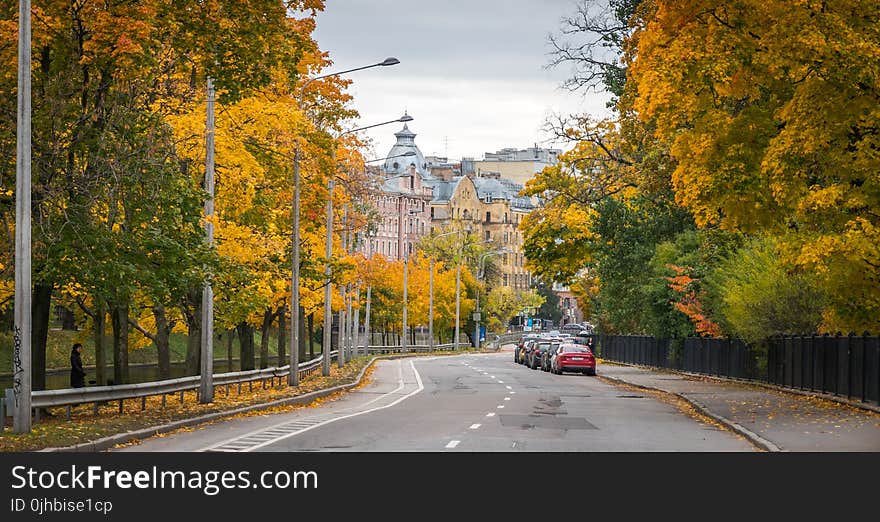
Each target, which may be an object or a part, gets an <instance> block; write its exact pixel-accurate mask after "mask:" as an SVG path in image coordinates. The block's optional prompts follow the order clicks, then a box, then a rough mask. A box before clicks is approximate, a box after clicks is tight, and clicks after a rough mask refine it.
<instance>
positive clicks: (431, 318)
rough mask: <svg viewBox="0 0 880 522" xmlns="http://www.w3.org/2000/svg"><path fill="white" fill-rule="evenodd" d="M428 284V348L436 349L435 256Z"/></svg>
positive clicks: (430, 265) (430, 264)
mask: <svg viewBox="0 0 880 522" xmlns="http://www.w3.org/2000/svg"><path fill="white" fill-rule="evenodd" d="M428 267H429V270H430V273H429V274H428V286H429V287H430V291H429V294H430V297H429V298H428V350H430V351H432V352H433V351H434V258H433V257H431V260H430V263H429V265H428Z"/></svg>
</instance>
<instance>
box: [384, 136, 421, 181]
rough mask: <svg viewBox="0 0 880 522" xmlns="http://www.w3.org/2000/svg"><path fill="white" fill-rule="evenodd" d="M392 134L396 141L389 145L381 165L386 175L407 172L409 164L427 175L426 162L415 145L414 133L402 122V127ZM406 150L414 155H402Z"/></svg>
mask: <svg viewBox="0 0 880 522" xmlns="http://www.w3.org/2000/svg"><path fill="white" fill-rule="evenodd" d="M394 135H395V136H396V137H397V143H395V144H394V146H393V147H391V150H390V151H388V154H387V155H386V156H385V164H384V165H383V170H384V171H385V173H386V174H388V175H394V174H405V173H407V172H408V170H409V167H410V165H415V167H416V171H417V172H418V173H419V174H421V175H422V176H425V175H427V174H428V173H429V171H428V164H427V162H426V161H425V156H424V155H423V154H422V151H421V150H419V147H418V146H417V145H416V142H415V137H416V134H415V133H414V132H412V131H411V130H409V127H407V125H406V124H405V123H404V124H403V129H401V130H400V131H398V132H395V133H394ZM408 152H414V153H415V155H414V156H404V154H406V153H408Z"/></svg>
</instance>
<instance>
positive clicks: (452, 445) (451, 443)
mask: <svg viewBox="0 0 880 522" xmlns="http://www.w3.org/2000/svg"><path fill="white" fill-rule="evenodd" d="M459 442H461V441H460V440H451V441H449V444H447V445H446V447H447V448H454V447H456V446H458V443H459Z"/></svg>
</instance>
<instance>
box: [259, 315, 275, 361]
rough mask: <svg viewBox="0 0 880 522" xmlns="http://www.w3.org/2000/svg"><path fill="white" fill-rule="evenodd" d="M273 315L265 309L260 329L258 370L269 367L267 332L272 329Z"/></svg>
mask: <svg viewBox="0 0 880 522" xmlns="http://www.w3.org/2000/svg"><path fill="white" fill-rule="evenodd" d="M273 319H275V314H273V313H272V309H271V308H266V311H265V312H263V327H262V328H261V329H260V333H261V336H260V368H267V367H268V366H269V330H270V329H271V328H272V320H273Z"/></svg>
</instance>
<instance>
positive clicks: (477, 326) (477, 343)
mask: <svg viewBox="0 0 880 522" xmlns="http://www.w3.org/2000/svg"><path fill="white" fill-rule="evenodd" d="M509 252H510V251H509V250H508V249H506V248H502V249H500V250H492V251H491V252H486V253H485V254H483V255H481V256H480V263H479V270H478V271H477V283H479V282H480V281H482V279H483V276H484V275H485V274H484V270H483V267H484V265H483V263H484V262H485V261H486V258H488V257H490V256H497V255H500V254H505V253H509ZM474 348H476V349H477V350H479V349H480V289H479V287H478V288H477V310H476V312H475V313H474Z"/></svg>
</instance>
